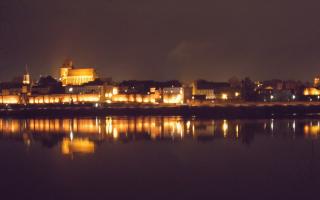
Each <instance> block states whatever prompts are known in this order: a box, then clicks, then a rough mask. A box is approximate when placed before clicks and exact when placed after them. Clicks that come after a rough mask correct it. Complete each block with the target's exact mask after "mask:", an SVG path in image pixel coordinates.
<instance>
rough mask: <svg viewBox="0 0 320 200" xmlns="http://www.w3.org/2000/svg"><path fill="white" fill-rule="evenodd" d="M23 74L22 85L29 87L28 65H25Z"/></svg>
mask: <svg viewBox="0 0 320 200" xmlns="http://www.w3.org/2000/svg"><path fill="white" fill-rule="evenodd" d="M25 68H26V69H25V70H26V71H25V73H24V75H23V80H22V83H23V84H25V85H29V84H30V74H29V70H28V65H27V64H26V66H25Z"/></svg>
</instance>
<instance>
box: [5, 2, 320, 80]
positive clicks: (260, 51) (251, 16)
mask: <svg viewBox="0 0 320 200" xmlns="http://www.w3.org/2000/svg"><path fill="white" fill-rule="evenodd" d="M319 4H320V3H319V2H318V1H307V2H305V1H294V2H293V1H292V0H281V1H271V2H270V1H262V0H248V1H238V0H229V1H209V0H202V1H193V0H162V1H134V2H133V1H131V0H118V1H115V0H109V1H102V0H96V1H85V0H70V1H64V0H56V1H38V0H19V1H18V0H10V1H9V0H4V1H2V2H1V6H0V12H1V17H0V23H1V31H0V42H1V44H2V45H1V46H2V47H1V49H0V60H1V62H0V68H1V71H2V73H1V75H0V80H8V77H14V76H18V75H20V74H21V72H22V71H23V69H24V66H25V64H28V65H29V66H30V71H31V74H32V76H33V78H38V77H39V75H47V74H53V75H54V76H55V77H57V76H58V71H57V66H59V65H60V63H61V60H64V59H65V57H68V56H70V57H72V58H73V59H74V60H75V62H76V64H77V65H78V66H91V67H95V68H96V69H97V71H98V73H99V74H102V75H104V76H106V77H113V78H114V79H115V80H124V79H140V80H141V79H144V80H146V79H154V80H170V79H179V80H183V81H190V80H194V79H198V78H203V79H207V80H213V81H225V80H227V79H228V78H230V77H232V76H238V77H239V78H243V77H246V76H249V77H251V78H252V79H254V80H261V79H271V78H280V79H299V80H310V79H311V78H313V77H314V76H315V74H318V73H319V71H320V69H319V63H320V61H319V60H320V59H319V58H320V51H319V44H320V38H319V37H318V35H319V34H318V32H319V29H320V28H319V27H320V26H319V25H318V23H319V22H318V21H317V20H316V19H319V17H320V14H319V12H318V8H319ZM271 13H272V14H271ZM289 71H290V73H288V72H289Z"/></svg>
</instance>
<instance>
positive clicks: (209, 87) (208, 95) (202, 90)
mask: <svg viewBox="0 0 320 200" xmlns="http://www.w3.org/2000/svg"><path fill="white" fill-rule="evenodd" d="M192 95H193V97H196V96H198V97H200V96H203V97H204V99H206V100H213V99H214V98H215V95H214V87H213V84H212V83H211V82H208V81H205V80H197V81H194V82H193V83H192Z"/></svg>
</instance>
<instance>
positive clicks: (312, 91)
mask: <svg viewBox="0 0 320 200" xmlns="http://www.w3.org/2000/svg"><path fill="white" fill-rule="evenodd" d="M303 95H305V96H318V95H320V90H319V89H317V88H306V89H304V91H303Z"/></svg>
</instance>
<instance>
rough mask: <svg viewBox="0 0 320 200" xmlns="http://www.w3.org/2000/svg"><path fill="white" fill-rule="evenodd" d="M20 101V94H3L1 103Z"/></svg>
mask: <svg viewBox="0 0 320 200" xmlns="http://www.w3.org/2000/svg"><path fill="white" fill-rule="evenodd" d="M18 103H20V96H19V95H1V96H0V104H18Z"/></svg>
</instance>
